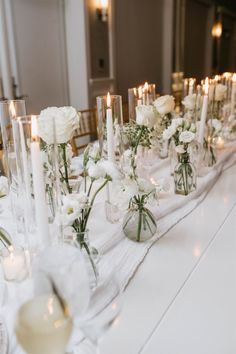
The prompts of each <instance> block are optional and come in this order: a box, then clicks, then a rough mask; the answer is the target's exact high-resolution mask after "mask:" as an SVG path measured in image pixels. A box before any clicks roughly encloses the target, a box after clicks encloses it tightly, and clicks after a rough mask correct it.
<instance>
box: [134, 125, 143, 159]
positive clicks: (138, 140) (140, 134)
mask: <svg viewBox="0 0 236 354" xmlns="http://www.w3.org/2000/svg"><path fill="white" fill-rule="evenodd" d="M143 131H144V126H143V125H142V128H141V130H140V132H139V135H138V138H137V141H136V144H135V147H134V154H135V155H136V154H137V149H138V145H139V143H140V140H141V138H142V134H143Z"/></svg>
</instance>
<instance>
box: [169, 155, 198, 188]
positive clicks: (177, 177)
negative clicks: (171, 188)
mask: <svg viewBox="0 0 236 354" xmlns="http://www.w3.org/2000/svg"><path fill="white" fill-rule="evenodd" d="M174 182H175V193H176V194H181V195H188V194H189V193H191V192H193V191H194V190H195V189H196V171H195V167H194V165H193V164H192V163H191V162H190V158H189V154H188V153H184V154H178V164H177V165H176V167H175V170H174Z"/></svg>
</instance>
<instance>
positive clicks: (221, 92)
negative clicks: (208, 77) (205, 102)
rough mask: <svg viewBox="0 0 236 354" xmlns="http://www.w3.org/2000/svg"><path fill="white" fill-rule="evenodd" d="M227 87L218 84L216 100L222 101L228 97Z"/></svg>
mask: <svg viewBox="0 0 236 354" xmlns="http://www.w3.org/2000/svg"><path fill="white" fill-rule="evenodd" d="M226 92H227V86H225V85H222V84H217V85H216V88H215V100H216V101H222V100H224V99H225V97H226Z"/></svg>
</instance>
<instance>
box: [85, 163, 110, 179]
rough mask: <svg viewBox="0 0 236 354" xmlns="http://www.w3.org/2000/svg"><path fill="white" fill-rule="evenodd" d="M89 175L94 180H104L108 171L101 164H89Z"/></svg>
mask: <svg viewBox="0 0 236 354" xmlns="http://www.w3.org/2000/svg"><path fill="white" fill-rule="evenodd" d="M88 175H89V177H90V178H93V179H99V178H104V177H105V176H106V171H105V169H104V168H103V167H102V166H101V164H100V163H96V164H95V163H89V168H88Z"/></svg>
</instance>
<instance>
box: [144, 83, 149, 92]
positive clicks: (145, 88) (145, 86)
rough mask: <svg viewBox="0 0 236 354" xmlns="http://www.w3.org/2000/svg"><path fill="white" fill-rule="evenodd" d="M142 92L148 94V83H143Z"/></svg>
mask: <svg viewBox="0 0 236 354" xmlns="http://www.w3.org/2000/svg"><path fill="white" fill-rule="evenodd" d="M143 91H144V92H146V93H147V92H148V82H145V84H144V86H143Z"/></svg>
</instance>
